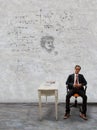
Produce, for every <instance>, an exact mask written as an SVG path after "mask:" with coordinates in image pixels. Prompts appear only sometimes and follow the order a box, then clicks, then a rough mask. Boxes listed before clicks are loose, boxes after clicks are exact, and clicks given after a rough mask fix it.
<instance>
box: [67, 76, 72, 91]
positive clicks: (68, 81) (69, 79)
mask: <svg viewBox="0 0 97 130" xmlns="http://www.w3.org/2000/svg"><path fill="white" fill-rule="evenodd" d="M66 85H67V86H68V88H69V89H72V88H73V82H72V80H71V75H69V76H68V78H67V81H66Z"/></svg>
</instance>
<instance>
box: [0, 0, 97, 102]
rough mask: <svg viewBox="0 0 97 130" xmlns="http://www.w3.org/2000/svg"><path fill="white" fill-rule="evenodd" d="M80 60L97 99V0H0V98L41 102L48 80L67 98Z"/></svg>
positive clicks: (90, 97)
mask: <svg viewBox="0 0 97 130" xmlns="http://www.w3.org/2000/svg"><path fill="white" fill-rule="evenodd" d="M45 43H46V44H45ZM48 44H50V45H48ZM76 64H80V65H81V67H82V70H81V73H83V74H84V76H85V77H86V79H87V82H88V89H87V95H88V102H97V74H96V73H97V72H96V71H97V0H5V1H4V0H0V102H37V101H38V95H37V88H38V87H39V85H40V84H41V83H42V82H44V81H46V80H55V81H57V82H58V83H59V101H60V102H64V101H65V93H66V89H65V82H66V79H67V77H68V75H69V74H70V73H73V72H74V66H75V65H76ZM49 100H50V101H51V98H49Z"/></svg>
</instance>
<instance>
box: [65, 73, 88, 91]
mask: <svg viewBox="0 0 97 130" xmlns="http://www.w3.org/2000/svg"><path fill="white" fill-rule="evenodd" d="M78 79H79V83H81V84H82V87H80V88H79V89H80V90H84V88H83V86H85V85H87V81H86V80H85V78H84V76H83V75H82V74H79V75H78ZM73 84H74V74H71V75H69V77H68V78H67V81H66V85H68V88H69V89H73V88H74V87H73Z"/></svg>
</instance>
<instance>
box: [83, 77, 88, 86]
mask: <svg viewBox="0 0 97 130" xmlns="http://www.w3.org/2000/svg"><path fill="white" fill-rule="evenodd" d="M85 85H87V81H86V79H85V78H84V76H83V75H82V86H85Z"/></svg>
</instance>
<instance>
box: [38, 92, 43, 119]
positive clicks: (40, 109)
mask: <svg viewBox="0 0 97 130" xmlns="http://www.w3.org/2000/svg"><path fill="white" fill-rule="evenodd" d="M38 97H39V117H40V120H41V117H42V104H41V91H38Z"/></svg>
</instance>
